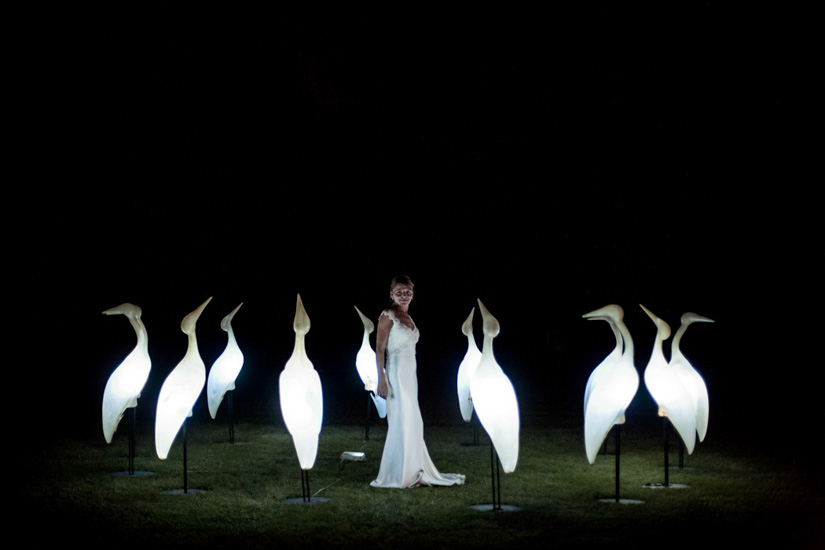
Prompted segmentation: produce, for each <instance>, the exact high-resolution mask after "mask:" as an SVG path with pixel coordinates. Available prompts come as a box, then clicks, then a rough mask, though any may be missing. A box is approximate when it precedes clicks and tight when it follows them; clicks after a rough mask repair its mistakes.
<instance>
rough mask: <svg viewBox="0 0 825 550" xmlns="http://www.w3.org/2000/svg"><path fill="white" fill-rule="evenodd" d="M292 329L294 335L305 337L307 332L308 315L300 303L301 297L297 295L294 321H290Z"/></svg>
mask: <svg viewBox="0 0 825 550" xmlns="http://www.w3.org/2000/svg"><path fill="white" fill-rule="evenodd" d="M292 329H293V330H294V331H295V334H300V335H305V334H306V333H308V332H309V315H307V311H306V309H304V303H303V302H302V301H301V295H300V294H298V300H297V303H296V305H295V319H294V320H293V321H292Z"/></svg>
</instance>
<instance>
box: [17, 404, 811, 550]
mask: <svg viewBox="0 0 825 550" xmlns="http://www.w3.org/2000/svg"><path fill="white" fill-rule="evenodd" d="M219 420H220V417H219ZM525 420H527V421H526V422H525V423H524V424H525V425H524V427H523V429H522V433H521V453H520V458H519V463H518V467H517V469H516V471H515V472H514V473H512V474H508V475H504V474H502V487H501V496H502V501H503V503H504V504H508V505H514V506H518V507H519V508H520V510H518V511H498V512H492V511H479V510H477V509H475V508H473V506H474V505H477V504H488V503H490V502H492V495H491V491H492V489H491V475H490V448H489V440H488V439H487V437H486V435H485V434H484V433H483V431H482V433H481V438H480V444H479V445H473V444H472V439H473V432H472V428H471V427H470V426H469V425H465V424H463V423H461V424H443V425H439V424H427V425H425V437H426V440H427V444H428V447H429V450H430V454H431V456H432V457H433V460H434V462H435V464H436V465H437V466H438V468H439V469H440V470H441V471H442V472H456V473H463V474H465V475H466V476H467V482H466V484H465V485H463V486H458V487H448V488H444V487H439V488H430V487H426V488H416V489H408V490H392V489H375V488H372V487H370V486H369V482H370V481H371V480H372V479H373V478H374V477H375V475H376V473H377V471H378V463H379V461H380V457H381V452H382V448H383V444H384V436H385V433H386V429H385V424H384V423H383V421H378V420H376V421H375V422H373V424H372V428H371V431H370V438H369V440H368V441H367V440H365V433H364V426H363V425H362V424H359V423H358V422H352V423H350V424H341V425H325V426H324V430H323V432H322V434H321V439H320V447H319V452H318V459H317V462H316V464H315V467H314V468H313V469H312V470H311V472H310V490H311V492H312V493H313V494H315V495H317V496H319V497H326V498H328V499H329V501H327V502H321V503H314V504H288V503H284V502H283V501H284V500H286V499H289V498H292V497H299V496H300V495H301V477H300V470H299V468H298V463H297V459H296V456H295V452H294V449H293V447H292V442H291V439H290V437H289V435H288V433H287V432H286V430H285V429H284V427H283V425H282V424H281V423H278V422H242V423H238V424H237V425H236V428H235V433H236V435H235V438H236V440H235V443H234V444H229V443H228V430H227V427H226V424H225V423H224V422H220V421H212V420H209V419H207V420H202V419H193V420H192V421H191V422H190V425H189V429H188V435H187V446H186V448H187V486H188V489H190V493H189V494H168V491H175V490H179V489H182V488H183V443H182V438H181V437H180V436H179V438H178V440H177V441H176V442H175V444H174V445H173V448H172V452H171V453H170V456H169V458H168V459H167V460H165V461H161V460H159V459H158V458H157V456H156V455H155V453H154V443H153V434H152V430H151V427H149V428H141V427H138V431H137V456H136V461H135V468H136V470H138V471H139V472H140V471H149V472H151V473H152V475H139V476H123V475H114V474H116V473H118V472H123V471H124V470H126V468H127V465H128V462H127V449H128V445H127V432H128V429H127V426H126V422H125V421H124V422H122V423H121V426H120V428H119V430H118V432H117V433H116V435H115V439H114V441H113V442H112V443H111V444H109V445H107V444H106V443H105V441H104V440H103V438H102V435H100V434H98V433H96V431H93V430H91V429H90V430H89V432H90V433H89V434H88V435H86V436H72V437H70V438H69V437H67V438H64V439H60V438H55V440H53V441H50V442H48V443H46V444H43V445H39V446H34V447H31V450H28V451H24V453H23V455H21V456H20V458H21V459H22V460H21V463H20V464H19V466H18V467H17V470H16V471H12V472H9V471H7V474H9V475H11V476H12V477H13V478H14V482H15V483H14V484H13V485H14V486H15V487H16V488H18V489H19V494H18V495H17V496H15V498H14V499H12V500H11V504H12V509H13V516H12V520H13V521H14V522H15V523H14V524H12V527H13V528H15V527H16V528H19V529H24V526H30V527H25V532H27V533H28V534H29V537H28V539H26V544H25V546H27V547H32V546H35V545H38V544H41V543H43V544H45V543H48V542H49V541H52V542H51V543H52V544H53V541H54V540H55V538H56V539H57V540H59V541H61V542H62V543H79V544H83V545H85V546H86V547H91V548H103V547H112V548H119V549H123V548H202V547H210V548H295V547H312V546H316V545H318V546H321V545H323V546H324V547H350V546H356V545H357V546H362V547H364V548H371V547H382V548H412V547H415V548H428V547H429V548H434V547H438V548H442V547H443V548H470V547H472V548H499V547H511V548H518V547H520V546H521V545H532V546H536V545H540V546H541V547H548V548H549V547H590V546H600V545H607V544H611V545H617V547H624V548H639V547H654V546H655V547H667V548H673V547H686V548H687V547H690V548H701V546H702V545H705V544H708V543H710V542H711V541H720V542H722V543H729V544H734V543H735V544H737V545H741V544H754V543H761V544H782V546H783V547H793V548H816V547H819V548H821V547H823V543H824V542H825V539H823V536H825V535H823V533H824V531H823V527H822V523H823V520H825V514H823V510H825V506H823V501H824V500H825V499H824V498H823V493H822V490H823V476H822V474H821V473H820V472H819V471H818V470H817V469H815V468H810V467H804V466H802V465H801V463H800V462H799V461H796V460H792V459H788V458H783V457H780V456H772V455H766V454H765V453H761V452H757V451H755V450H753V447H752V446H750V445H749V444H748V442H747V440H746V438H744V437H742V436H739V437H737V436H735V435H734V434H733V433H720V432H719V431H715V432H714V431H711V433H710V434H709V436H708V439H707V440H706V441H705V442H704V443H702V444H699V445H698V447H697V450H696V452H694V454H693V455H691V456H688V457H686V460H685V467H684V468H682V469H679V468H678V467H677V465H678V452H677V448H676V445H675V441H676V440H675V437H674V438H673V439H671V442H672V444H673V445H672V447H671V451H670V459H671V469H670V476H669V478H670V483H672V484H678V485H683V486H686V487H682V488H668V489H654V488H649V487H646V486H645V485H646V484H648V483H657V482H662V481H663V480H664V468H663V448H662V438H661V430H660V429H658V430H657V429H654V428H655V426H651V425H645V426H636V427H634V426H632V425H630V423H628V425H626V426H625V429H624V431H623V433H622V439H621V441H622V449H621V455H620V456H621V476H620V481H621V495H620V496H621V497H622V498H623V499H632V500H638V501H642V503H638V504H616V503H610V502H604V501H603V500H604V499H608V500H609V499H611V498H613V497H614V483H615V469H614V464H615V461H614V455H612V449H611V448H610V440H609V441H608V445H607V450H606V451H605V454H602V455H600V456H599V457H598V459H597V460H596V463H595V464H594V465H590V464H588V462H587V459H586V458H585V455H584V448H583V443H582V436H581V430H580V428H579V427H577V426H575V425H570V426H563V427H558V428H553V427H544V426H554V424H553V423H552V422H549V421H548V422H546V423H545V422H543V421H541V420H539V419H535V418H531V419H525ZM34 449H36V450H34ZM344 451H362V452H364V453H365V454H366V460H365V461H363V462H351V461H348V462H342V461H341V459H340V457H341V454H342V453H343V452H344Z"/></svg>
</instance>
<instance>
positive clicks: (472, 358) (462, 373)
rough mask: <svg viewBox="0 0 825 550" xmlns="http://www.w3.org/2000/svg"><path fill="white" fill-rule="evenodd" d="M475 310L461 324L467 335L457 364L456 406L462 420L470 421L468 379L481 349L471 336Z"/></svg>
mask: <svg viewBox="0 0 825 550" xmlns="http://www.w3.org/2000/svg"><path fill="white" fill-rule="evenodd" d="M475 311H476V308H473V309H471V310H470V315H469V316H468V317H467V320H465V321H464V323H463V324H462V325H461V332H462V333H463V334H464V336H466V337H467V352H466V353H465V354H464V359H462V360H461V364H459V366H458V376H457V377H456V387H457V389H458V406H459V410H460V411H461V417H462V418H463V419H464V422H470V420H472V418H473V398H472V396H471V395H470V381H471V380H472V379H473V375H474V374H475V371H476V367H478V363H479V361H481V351H480V350H479V349H478V346H477V345H476V340H475V337H474V336H473V315H474V314H475Z"/></svg>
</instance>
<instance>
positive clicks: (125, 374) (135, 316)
mask: <svg viewBox="0 0 825 550" xmlns="http://www.w3.org/2000/svg"><path fill="white" fill-rule="evenodd" d="M141 314H142V311H141V309H140V308H139V307H138V306H136V305H134V304H128V303H126V304H121V305H119V306H117V307H113V308H111V309H107V310H106V311H104V312H103V315H125V316H126V318H127V319H129V323H130V324H131V325H132V328H133V329H135V333H136V334H137V345H136V346H135V349H133V350H132V351H131V353H129V355H127V356H126V358H124V359H123V361H122V362H121V363H120V365H119V366H118V367H117V368H116V369H115V370H114V371H113V372H112V374H111V375H110V376H109V380H108V381H107V382H106V388H105V389H104V390H103V411H102V412H103V414H102V417H103V436H104V437H105V438H106V443H111V442H112V437H113V436H114V433H115V430H117V426H118V424H119V423H120V419H121V418H123V415H124V413H125V412H126V409H129V408H132V407H137V400H138V398H139V397H140V392H142V391H143V387H144V386H145V385H146V380H147V379H148V378H149V371H150V370H151V368H152V361H151V360H150V359H149V336H148V334H147V332H146V327H145V326H144V324H143V321H141V320H140V316H141Z"/></svg>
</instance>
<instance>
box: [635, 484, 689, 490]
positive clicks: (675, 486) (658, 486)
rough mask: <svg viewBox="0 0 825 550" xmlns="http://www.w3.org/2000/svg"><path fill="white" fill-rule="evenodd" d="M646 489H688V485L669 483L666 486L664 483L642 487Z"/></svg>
mask: <svg viewBox="0 0 825 550" xmlns="http://www.w3.org/2000/svg"><path fill="white" fill-rule="evenodd" d="M642 487H644V488H645V489H687V488H688V486H687V485H682V484H681V483H668V484H667V485H665V484H664V483H645V484H644V485H642Z"/></svg>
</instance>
